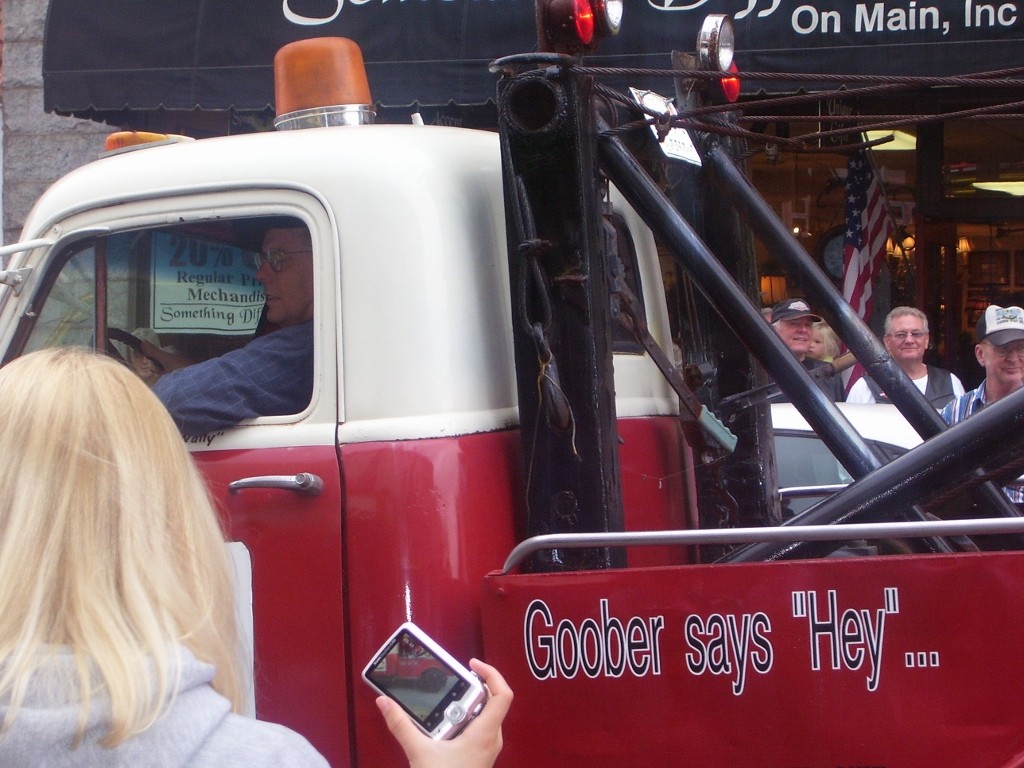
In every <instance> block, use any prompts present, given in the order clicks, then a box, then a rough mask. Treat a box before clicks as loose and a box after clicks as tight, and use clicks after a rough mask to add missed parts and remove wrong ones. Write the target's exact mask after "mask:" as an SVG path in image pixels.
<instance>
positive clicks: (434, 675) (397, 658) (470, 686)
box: [363, 622, 489, 739]
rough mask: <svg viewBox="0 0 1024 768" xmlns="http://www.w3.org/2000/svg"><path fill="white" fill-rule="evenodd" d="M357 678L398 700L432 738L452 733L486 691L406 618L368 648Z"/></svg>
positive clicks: (476, 709)
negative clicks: (370, 653)
mask: <svg viewBox="0 0 1024 768" xmlns="http://www.w3.org/2000/svg"><path fill="white" fill-rule="evenodd" d="M363 679H364V680H365V681H366V682H367V683H369V684H370V687H372V688H374V689H375V690H376V691H378V692H379V693H382V694H384V695H385V696H388V697H389V698H391V699H394V700H395V701H396V702H398V705H399V706H400V707H401V708H402V709H404V710H405V711H406V712H408V713H409V716H410V717H412V719H413V722H414V723H416V725H417V726H418V727H419V729H420V730H421V731H423V732H424V733H425V734H427V735H428V736H430V737H431V738H432V739H451V738H454V737H455V736H456V735H457V734H458V733H459V732H460V731H461V730H462V729H463V728H465V727H466V726H467V725H468V724H469V722H470V721H471V720H472V719H473V718H474V717H476V716H477V715H478V714H479V713H480V710H481V709H483V706H484V704H485V703H486V701H487V697H488V695H489V694H488V691H487V687H486V686H485V685H484V684H483V682H482V681H481V680H480V678H479V677H477V676H476V674H475V673H474V672H472V671H470V670H469V669H466V667H464V666H463V665H462V664H460V663H459V662H458V661H456V660H455V659H454V658H453V657H452V656H451V655H450V654H449V653H448V652H447V651H445V650H444V648H442V647H441V646H440V645H438V644H437V643H436V642H434V640H432V639H431V638H430V636H428V635H427V633H426V632H424V631H423V630H422V629H420V628H419V627H417V626H416V625H415V624H413V623H412V622H406V623H405V624H402V626H400V627H399V628H398V629H397V630H395V633H394V634H393V635H391V637H390V638H388V641H387V642H386V643H384V645H382V646H381V647H380V650H379V651H377V653H376V654H374V656H373V658H372V659H371V660H370V663H369V664H367V665H366V668H365V669H364V670H363Z"/></svg>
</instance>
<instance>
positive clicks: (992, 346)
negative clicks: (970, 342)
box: [942, 304, 1024, 504]
mask: <svg viewBox="0 0 1024 768" xmlns="http://www.w3.org/2000/svg"><path fill="white" fill-rule="evenodd" d="M975 338H976V339H977V340H978V343H977V344H976V345H975V347H974V355H975V357H976V358H977V359H978V363H979V364H980V365H981V366H982V367H983V368H984V369H985V380H984V381H983V382H981V385H980V386H979V387H978V388H977V389H973V390H971V391H970V392H967V393H965V394H963V395H961V396H960V397H958V398H957V399H956V400H954V401H953V402H951V403H949V404H948V405H947V406H946V407H945V408H943V409H942V418H943V419H944V420H945V421H946V423H947V424H950V425H953V424H956V423H957V422H960V421H963V420H964V419H966V418H968V417H970V416H973V415H974V414H975V413H977V412H978V411H980V410H981V409H982V408H984V407H985V406H986V405H991V404H992V403H994V402H997V401H998V400H1002V399H1003V398H1004V397H1006V396H1007V395H1009V394H1011V393H1013V392H1016V391H1017V390H1018V389H1020V388H1021V387H1022V386H1024V380H1022V378H1021V377H1022V376H1024V309H1021V308H1020V307H999V306H996V305H995V304H992V305H989V306H988V307H986V309H985V312H984V314H983V315H982V316H981V318H980V319H979V320H978V325H977V327H976V328H975ZM1003 491H1004V492H1005V493H1006V495H1007V496H1009V497H1010V500H1011V501H1013V502H1014V503H1015V504H1024V483H1020V482H1018V483H1011V484H1010V485H1007V486H1004V487H1003Z"/></svg>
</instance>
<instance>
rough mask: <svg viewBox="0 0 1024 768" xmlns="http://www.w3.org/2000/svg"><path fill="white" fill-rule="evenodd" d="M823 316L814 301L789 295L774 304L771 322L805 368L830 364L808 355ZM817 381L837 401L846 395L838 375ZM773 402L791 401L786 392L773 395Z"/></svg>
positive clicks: (819, 386) (824, 366)
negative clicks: (812, 303)
mask: <svg viewBox="0 0 1024 768" xmlns="http://www.w3.org/2000/svg"><path fill="white" fill-rule="evenodd" d="M820 321H821V317H820V316H819V315H816V314H815V313H814V312H813V311H812V310H811V305H810V304H808V303H807V302H806V301H804V300H803V299H786V300H785V301H780V302H779V303H778V304H776V305H775V306H774V307H772V314H771V324H772V327H773V328H774V329H775V332H776V333H777V334H779V338H781V339H782V341H783V342H785V344H786V346H787V347H789V351H790V352H792V353H793V354H794V355H796V359H797V360H799V361H800V363H801V364H802V365H803V367H804V368H806V369H807V370H808V371H813V370H814V369H815V368H828V367H829V364H828V363H826V362H823V361H821V360H815V359H814V358H812V357H808V356H807V351H808V349H810V346H811V336H812V335H813V326H814V324H815V323H817V322H820ZM814 383H815V384H817V385H818V388H819V389H821V391H822V392H824V393H825V394H826V395H828V396H829V397H830V398H831V399H833V400H835V401H841V400H842V399H843V382H842V379H840V378H839V377H838V376H821V377H815V379H814ZM772 402H774V403H788V402H789V399H788V398H787V397H786V395H785V394H782V395H780V396H778V397H774V398H772Z"/></svg>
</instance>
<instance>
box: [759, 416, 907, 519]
mask: <svg viewBox="0 0 1024 768" xmlns="http://www.w3.org/2000/svg"><path fill="white" fill-rule="evenodd" d="M836 405H837V406H838V407H839V410H840V411H842V412H843V415H844V416H846V418H847V419H848V420H849V422H850V424H852V425H853V428H854V429H856V430H857V432H858V433H859V434H860V435H861V437H863V438H864V439H865V440H866V441H867V442H869V443H871V444H873V445H874V446H876V447H877V448H879V449H880V450H881V455H882V456H884V457H885V459H886V460H889V461H891V460H892V459H894V458H896V457H897V456H899V455H901V454H904V453H906V452H907V451H909V450H910V449H911V448H914V447H915V446H917V445H920V444H921V436H920V435H918V434H917V432H915V431H914V429H913V427H911V426H910V424H908V423H907V420H906V419H905V418H903V415H902V414H901V413H900V412H899V410H897V408H896V406H894V405H861V404H853V403H837V404H836ZM771 409H772V429H773V431H774V433H775V458H776V462H777V464H778V473H779V490H780V492H781V495H782V505H783V515H784V516H785V517H790V516H792V515H793V514H796V513H797V512H802V511H803V510H805V509H807V508H808V507H810V506H813V505H814V504H817V503H818V502H819V501H821V500H822V499H823V498H825V497H826V496H828V495H830V494H831V493H835V492H836V491H837V490H839V489H840V488H841V487H842V486H844V485H847V484H848V483H851V482H853V478H852V477H851V476H850V474H849V473H848V472H847V471H846V470H845V469H843V467H842V465H841V464H840V463H839V461H838V460H837V459H836V457H835V456H833V455H832V452H831V451H830V450H829V449H828V448H827V447H825V444H824V443H823V442H822V441H821V438H820V437H818V435H817V434H815V432H814V430H813V429H811V427H810V425H809V424H808V423H807V421H806V420H805V419H804V417H803V416H801V415H800V412H799V411H797V409H796V407H795V406H794V405H792V404H791V403H775V404H773V405H772V406H771Z"/></svg>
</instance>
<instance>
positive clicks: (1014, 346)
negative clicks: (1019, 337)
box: [985, 341, 1024, 358]
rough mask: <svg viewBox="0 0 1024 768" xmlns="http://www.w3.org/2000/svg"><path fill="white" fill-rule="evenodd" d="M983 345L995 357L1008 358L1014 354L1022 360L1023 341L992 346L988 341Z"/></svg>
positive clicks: (1023, 354)
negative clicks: (986, 346) (989, 349)
mask: <svg viewBox="0 0 1024 768" xmlns="http://www.w3.org/2000/svg"><path fill="white" fill-rule="evenodd" d="M985 343H986V344H987V345H988V346H989V347H990V348H991V349H992V351H993V352H995V354H996V357H1009V356H1010V355H1011V354H1013V353H1014V352H1016V353H1017V356H1018V357H1022V358H1024V341H1011V342H1009V343H1007V344H993V343H992V342H990V341H987V342H985Z"/></svg>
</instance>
